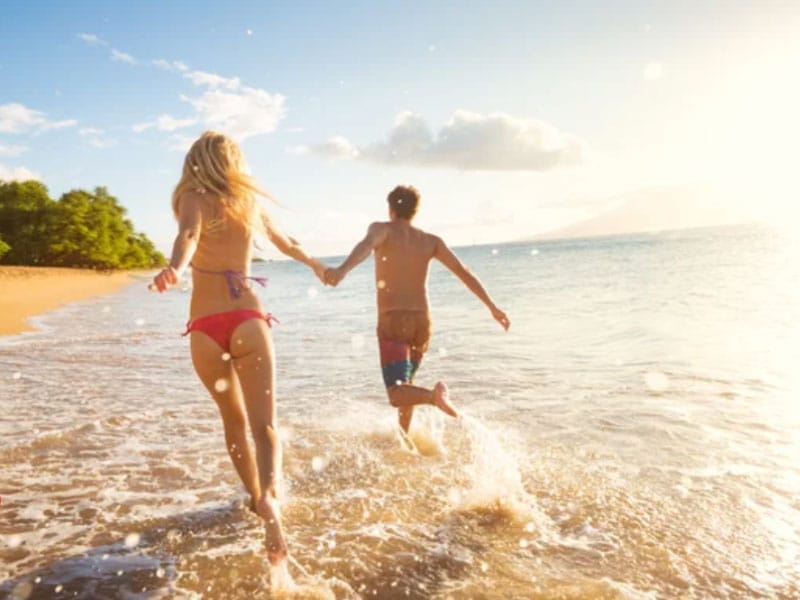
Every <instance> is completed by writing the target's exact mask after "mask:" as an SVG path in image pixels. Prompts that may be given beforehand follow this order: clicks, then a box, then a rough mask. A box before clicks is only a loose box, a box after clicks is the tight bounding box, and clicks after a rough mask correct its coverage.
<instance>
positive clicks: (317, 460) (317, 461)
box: [311, 456, 325, 473]
mask: <svg viewBox="0 0 800 600" xmlns="http://www.w3.org/2000/svg"><path fill="white" fill-rule="evenodd" d="M311 468H312V469H314V470H315V471H316V472H317V473H319V472H320V471H322V469H324V468H325V459H324V458H322V457H321V456H315V457H314V458H312V459H311Z"/></svg>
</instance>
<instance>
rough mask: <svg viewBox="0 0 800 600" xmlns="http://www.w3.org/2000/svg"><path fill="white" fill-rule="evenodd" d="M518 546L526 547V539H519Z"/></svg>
mask: <svg viewBox="0 0 800 600" xmlns="http://www.w3.org/2000/svg"><path fill="white" fill-rule="evenodd" d="M519 547H520V548H527V547H528V540H525V539H522V540H520V541H519Z"/></svg>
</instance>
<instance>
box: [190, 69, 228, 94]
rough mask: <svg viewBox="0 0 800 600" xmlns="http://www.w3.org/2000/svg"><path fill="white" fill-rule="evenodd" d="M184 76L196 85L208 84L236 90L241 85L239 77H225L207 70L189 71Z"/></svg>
mask: <svg viewBox="0 0 800 600" xmlns="http://www.w3.org/2000/svg"><path fill="white" fill-rule="evenodd" d="M183 76H184V77H185V78H186V79H188V80H189V81H191V82H192V83H193V84H195V85H207V86H208V87H210V88H220V87H223V88H226V89H229V90H236V89H238V88H239V86H240V85H241V83H242V82H241V81H240V80H239V78H238V77H232V78H229V77H223V76H221V75H217V74H216V73H207V72H205V71H189V72H188V73H184V74H183Z"/></svg>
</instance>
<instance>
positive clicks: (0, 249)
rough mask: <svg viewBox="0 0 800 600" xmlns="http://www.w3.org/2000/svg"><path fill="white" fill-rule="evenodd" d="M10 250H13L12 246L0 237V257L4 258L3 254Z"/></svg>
mask: <svg viewBox="0 0 800 600" xmlns="http://www.w3.org/2000/svg"><path fill="white" fill-rule="evenodd" d="M9 250H11V246H9V245H8V244H6V243H5V242H4V241H3V238H0V258H3V255H4V254H6V253H7V252H8V251H9Z"/></svg>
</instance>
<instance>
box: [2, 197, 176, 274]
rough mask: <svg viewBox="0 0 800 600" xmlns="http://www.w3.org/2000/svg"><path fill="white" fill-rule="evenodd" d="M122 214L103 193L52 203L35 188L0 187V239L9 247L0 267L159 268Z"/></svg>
mask: <svg viewBox="0 0 800 600" xmlns="http://www.w3.org/2000/svg"><path fill="white" fill-rule="evenodd" d="M126 212H127V211H126V210H125V208H124V207H123V206H122V205H121V204H119V202H118V201H117V199H116V198H114V197H113V196H112V195H111V194H109V193H108V190H106V189H105V188H103V187H98V188H95V189H94V191H93V192H88V191H86V190H72V191H70V192H67V193H66V194H63V195H62V196H61V198H60V199H59V200H58V201H57V202H56V201H53V200H51V199H50V198H49V196H48V195H47V188H45V187H44V186H43V185H42V184H40V183H38V182H32V181H30V182H24V183H22V184H19V183H10V184H0V235H2V236H3V238H5V239H6V240H8V243H9V245H10V246H11V248H10V250H9V251H8V252H7V254H6V255H5V256H3V255H2V253H0V262H2V263H6V264H23V265H33V264H38V265H53V266H66V267H91V268H98V269H132V268H147V267H153V266H157V265H161V264H164V262H166V259H165V258H164V256H163V255H162V254H161V253H160V252H159V251H158V250H156V248H155V246H154V245H153V243H152V242H151V241H150V240H149V239H148V238H147V237H146V236H145V235H144V234H141V233H137V232H136V231H135V230H134V226H133V223H131V221H130V220H129V219H127V218H126V217H125V215H126Z"/></svg>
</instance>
